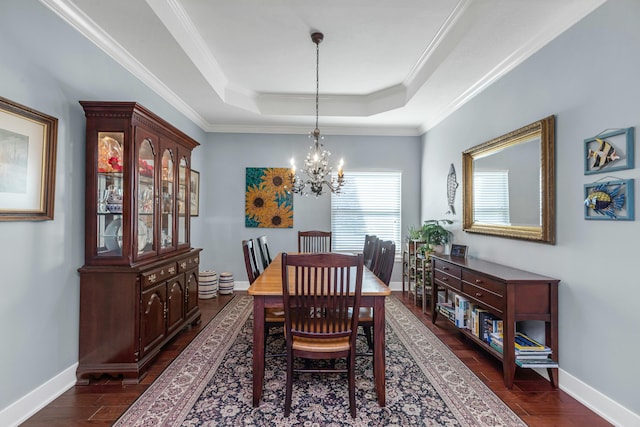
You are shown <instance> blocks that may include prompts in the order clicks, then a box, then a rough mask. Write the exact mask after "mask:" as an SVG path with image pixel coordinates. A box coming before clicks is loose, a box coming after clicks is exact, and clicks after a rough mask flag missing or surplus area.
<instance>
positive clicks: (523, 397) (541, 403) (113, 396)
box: [22, 292, 611, 427]
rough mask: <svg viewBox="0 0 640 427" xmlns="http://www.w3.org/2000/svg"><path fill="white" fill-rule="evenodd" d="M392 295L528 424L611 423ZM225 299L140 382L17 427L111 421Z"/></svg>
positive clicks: (64, 402) (65, 398)
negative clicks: (508, 377)
mask: <svg viewBox="0 0 640 427" xmlns="http://www.w3.org/2000/svg"><path fill="white" fill-rule="evenodd" d="M236 293H242V292H236ZM396 296H398V297H399V298H401V299H402V301H403V302H404V303H405V305H406V306H407V307H409V308H410V309H411V310H412V311H413V313H414V314H415V315H416V316H418V318H419V319H421V320H422V321H423V322H424V323H425V325H427V326H428V327H429V329H430V330H432V331H433V332H434V333H435V334H436V336H438V337H439V338H440V339H441V340H442V341H443V342H444V343H445V344H447V345H448V346H449V348H451V350H452V351H453V352H454V353H455V354H456V355H457V356H458V357H459V358H460V359H461V360H462V361H463V362H464V363H465V364H466V365H467V366H468V367H469V368H470V369H471V370H472V371H473V372H474V373H475V374H476V375H477V376H478V377H479V378H480V379H481V380H482V381H484V382H485V384H487V386H488V387H489V388H491V390H493V392H494V393H496V395H498V396H499V397H500V398H501V399H502V400H503V401H504V402H505V403H506V404H507V405H509V407H510V408H511V409H512V410H513V411H514V412H515V413H516V414H518V415H519V416H520V417H521V418H522V419H523V420H524V421H525V422H526V423H527V424H528V425H529V426H531V427H535V426H571V427H573V426H575V427H578V426H590V427H598V426H610V425H611V424H609V423H607V422H606V421H604V420H603V419H602V418H600V417H599V416H597V415H596V414H595V413H593V412H592V411H591V410H589V409H588V408H586V407H585V406H584V405H582V404H580V403H579V402H578V401H576V400H575V399H573V398H572V397H570V396H569V395H568V394H567V393H565V392H563V391H561V390H554V389H553V388H552V387H551V385H550V384H549V382H548V381H546V380H545V379H544V378H542V377H540V376H539V375H537V374H536V373H535V372H533V371H532V370H527V369H518V371H517V372H516V379H515V383H514V386H513V389H511V390H509V389H507V388H506V387H505V386H504V383H503V381H502V367H501V365H500V364H499V363H498V361H497V360H496V359H495V358H493V357H492V356H489V355H487V354H486V353H485V352H484V351H482V349H480V348H479V347H478V346H476V345H475V344H473V343H471V342H469V341H467V340H466V339H465V338H464V337H462V336H461V334H460V333H458V332H457V331H456V330H455V327H454V326H450V325H449V324H448V323H447V322H446V321H444V320H439V321H438V323H437V324H436V325H435V326H434V325H432V324H431V321H430V320H429V317H428V316H427V315H424V314H422V310H421V309H420V308H419V307H416V306H415V305H414V304H413V302H412V301H410V300H409V299H405V298H403V297H402V295H401V293H396ZM230 299H231V297H230V296H220V297H218V298H215V299H210V300H201V301H200V309H201V312H202V323H201V324H200V325H199V326H196V327H193V328H191V329H189V330H186V331H183V332H182V333H180V334H179V335H178V336H177V337H176V338H175V339H174V340H173V341H172V342H171V343H169V345H167V346H166V347H165V349H163V351H162V352H161V353H160V355H159V356H158V358H157V359H156V361H155V362H154V363H153V365H152V367H151V368H150V370H149V373H148V374H147V376H146V377H145V378H144V380H143V381H142V382H141V383H140V384H137V385H126V386H124V385H122V384H121V383H120V382H118V381H114V380H109V379H101V380H98V381H95V382H94V383H92V384H90V385H88V386H75V387H72V388H71V389H69V390H68V391H66V392H65V393H63V394H62V395H61V396H60V397H58V398H57V399H56V400H54V401H53V402H51V403H50V404H49V405H48V406H46V407H45V408H43V409H42V410H41V411H40V412H38V413H37V414H35V415H34V416H33V417H31V418H30V419H29V420H27V421H26V422H25V423H23V424H22V426H47V427H55V426H64V427H71V426H89V425H91V426H96V425H97V426H100V425H105V426H109V425H111V424H112V423H113V422H114V421H115V420H116V419H117V418H118V417H119V416H120V415H121V414H122V413H123V412H124V411H126V409H127V408H128V407H129V405H130V404H131V403H133V402H134V401H135V399H136V398H137V397H138V396H140V394H142V393H143V392H144V391H145V390H146V389H147V387H148V386H149V384H151V383H152V382H153V381H154V380H155V379H156V378H157V377H158V375H160V373H162V371H163V370H164V369H165V368H166V367H167V366H168V365H169V363H171V361H172V360H173V359H174V358H175V357H176V356H177V355H178V354H179V353H180V352H181V351H182V350H183V349H184V348H185V347H186V346H187V345H188V344H189V343H190V342H191V340H192V339H193V338H194V337H195V336H196V335H197V334H198V332H200V330H201V329H202V328H203V327H204V326H205V325H206V324H207V323H208V322H209V320H211V319H212V318H213V317H214V316H215V315H216V314H217V313H218V312H219V311H220V309H221V308H222V307H223V306H224V304H226V302H228V301H229V300H230Z"/></svg>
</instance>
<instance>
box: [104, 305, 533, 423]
mask: <svg viewBox="0 0 640 427" xmlns="http://www.w3.org/2000/svg"><path fill="white" fill-rule="evenodd" d="M252 310H253V298H252V297H250V296H237V297H235V298H234V299H233V300H232V301H231V302H230V303H229V304H227V306H226V307H225V308H224V309H223V310H222V311H221V312H220V313H219V314H218V315H217V316H216V317H215V318H214V319H212V320H211V322H210V323H209V324H208V325H207V326H206V327H205V328H204V329H203V330H202V331H201V333H200V334H199V335H198V336H197V337H196V338H195V339H194V340H193V341H192V342H191V344H189V346H188V347H187V348H186V349H185V350H184V351H183V352H182V353H181V354H180V355H179V356H178V357H177V358H176V360H175V361H174V362H173V363H172V364H171V365H170V366H169V367H167V369H166V370H165V371H164V372H163V373H162V374H161V375H160V377H159V378H158V379H157V380H156V381H155V382H154V383H153V384H152V385H151V386H150V387H149V389H148V390H147V391H146V392H145V393H143V394H142V395H141V396H140V398H139V399H138V400H137V401H136V402H134V403H133V405H132V406H131V407H130V408H129V409H128V410H127V411H126V412H125V413H124V414H123V415H122V417H120V419H119V420H118V421H117V422H116V423H115V424H114V425H115V426H121V427H124V426H126V427H129V426H226V425H229V426H239V425H242V426H293V425H303V426H342V425H349V426H418V425H422V426H492V427H495V426H508V427H513V426H526V424H525V423H524V422H523V421H522V420H521V419H520V418H518V416H517V415H515V414H514V413H513V411H511V409H509V408H508V407H507V406H506V405H505V404H504V403H503V402H502V401H501V400H500V399H499V398H498V397H496V395H495V394H493V393H492V392H491V391H490V390H489V389H488V388H487V387H486V386H485V385H484V384H483V383H482V381H480V380H479V379H478V378H477V377H476V376H475V375H474V374H473V373H472V372H471V371H470V370H469V369H468V368H467V367H466V366H465V365H464V364H463V363H462V362H461V361H460V360H459V359H458V358H457V357H456V356H455V355H454V354H453V353H452V352H451V351H450V350H449V349H448V348H447V347H446V346H445V345H444V344H442V343H441V342H440V340H438V338H437V337H435V335H433V333H432V332H431V331H429V329H427V328H426V327H425V325H423V324H422V323H421V322H420V321H419V320H418V319H417V318H416V317H415V316H414V315H413V314H412V313H411V312H410V311H409V310H408V309H407V308H406V307H404V306H403V304H402V303H401V302H400V301H398V300H397V299H396V298H395V297H393V296H391V297H388V298H387V300H386V321H387V325H386V344H387V345H386V380H387V390H386V392H387V393H386V397H387V399H386V403H387V406H386V407H384V408H381V407H380V406H379V405H378V403H377V400H376V393H375V388H374V378H373V370H372V359H371V357H368V356H358V358H357V360H356V369H357V373H356V405H357V418H356V419H355V420H354V419H352V418H351V416H350V414H349V400H348V390H347V381H346V377H345V376H341V375H337V374H336V375H317V374H302V375H300V376H298V377H296V379H295V381H294V389H293V401H292V409H291V414H290V416H289V417H288V418H284V415H283V414H284V394H285V382H286V375H285V359H284V358H282V357H274V358H269V359H268V360H267V363H266V368H265V381H264V391H263V396H262V401H261V403H260V406H259V407H258V408H254V407H253V406H252V403H251V402H252V353H251V348H252V327H253V321H252ZM274 336H275V338H274V339H271V338H270V340H269V342H268V346H267V350H268V351H269V352H278V351H282V350H283V348H284V340H283V339H282V336H281V335H278V334H274ZM358 346H359V348H360V349H363V350H366V341H365V340H364V338H363V339H362V340H359V342H358Z"/></svg>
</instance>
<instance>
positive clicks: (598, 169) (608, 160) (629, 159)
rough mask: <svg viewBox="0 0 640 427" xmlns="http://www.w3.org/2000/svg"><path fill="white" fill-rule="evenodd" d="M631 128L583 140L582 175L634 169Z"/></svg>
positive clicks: (632, 133)
mask: <svg viewBox="0 0 640 427" xmlns="http://www.w3.org/2000/svg"><path fill="white" fill-rule="evenodd" d="M634 145H635V143H634V132H633V128H625V129H615V130H612V131H609V132H606V133H603V132H601V133H600V134H598V135H596V136H594V137H593V138H588V139H585V140H584V174H585V175H591V174H595V173H602V172H612V171H617V170H623V169H633V168H634V158H635V155H634Z"/></svg>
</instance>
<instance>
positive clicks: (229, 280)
mask: <svg viewBox="0 0 640 427" xmlns="http://www.w3.org/2000/svg"><path fill="white" fill-rule="evenodd" d="M233 286H234V282H233V273H229V272H224V273H220V283H219V288H218V292H220V295H230V294H232V293H233Z"/></svg>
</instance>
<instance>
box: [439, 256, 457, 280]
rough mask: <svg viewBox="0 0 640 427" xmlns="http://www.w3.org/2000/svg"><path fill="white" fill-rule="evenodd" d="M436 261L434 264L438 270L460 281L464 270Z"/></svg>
mask: <svg viewBox="0 0 640 427" xmlns="http://www.w3.org/2000/svg"><path fill="white" fill-rule="evenodd" d="M434 261H435V263H434V264H435V269H436V270H440V271H442V272H444V273H447V274H448V275H450V276H453V277H456V278H458V279H459V278H460V277H462V275H461V272H462V268H460V267H458V266H457V265H453V264H449V263H448V262H444V261H440V260H439V259H436V260H434Z"/></svg>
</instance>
